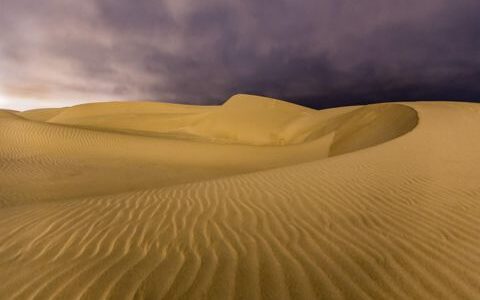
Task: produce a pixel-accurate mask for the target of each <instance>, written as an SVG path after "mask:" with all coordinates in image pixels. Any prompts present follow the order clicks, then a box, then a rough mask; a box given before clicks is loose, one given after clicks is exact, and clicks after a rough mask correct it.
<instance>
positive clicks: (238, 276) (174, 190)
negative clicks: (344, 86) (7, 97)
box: [0, 95, 480, 299]
mask: <svg viewBox="0 0 480 300" xmlns="http://www.w3.org/2000/svg"><path fill="white" fill-rule="evenodd" d="M479 134H480V105H478V104H471V103H470V104H469V103H450V102H416V103H389V104H376V105H367V106H357V107H345V108H335V109H328V110H320V111H317V110H312V109H308V108H305V107H302V106H298V105H294V104H290V103H287V102H283V101H279V100H273V99H268V98H263V97H257V96H248V95H237V96H234V97H232V98H231V99H230V100H228V101H227V102H226V103H225V104H224V105H221V106H190V105H178V104H165V103H151V102H128V103H125V102H111V103H95V104H85V105H78V106H74V107H69V108H57V109H40V110H32V111H26V112H12V111H7V110H3V111H2V110H0V299H479V297H480V138H479Z"/></svg>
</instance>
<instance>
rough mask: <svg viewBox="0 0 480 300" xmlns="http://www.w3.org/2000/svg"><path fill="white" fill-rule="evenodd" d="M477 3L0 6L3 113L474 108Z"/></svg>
mask: <svg viewBox="0 0 480 300" xmlns="http://www.w3.org/2000/svg"><path fill="white" fill-rule="evenodd" d="M479 16H480V1H478V0H270V1H267V0H241V1H239V0H201V1H200V0H157V1H153V0H130V1H128V0H82V1H74V0H42V1H38V0H0V107H4V108H11V109H18V110H24V109H30V108H39V107H58V106H67V105H74V104H77V103H82V102H93V101H108V100H120V101H128V100H155V101H163V102H176V103H190V104H202V105H203V104H221V103H223V102H224V101H225V100H227V99H228V98H229V97H230V96H232V95H234V94H237V93H248V94H257V95H264V96H269V97H274V98H278V99H283V100H287V101H291V102H295V103H299V104H302V105H307V106H310V107H316V108H324V107H333V106H342V105H351V104H361V103H371V102H384V101H399V100H431V99H434V100H466V101H467V100H468V101H480V17H479Z"/></svg>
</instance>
